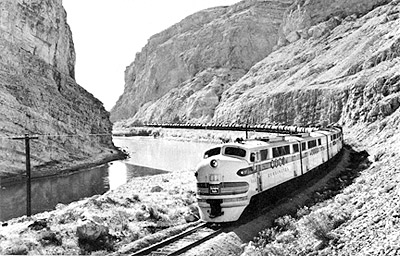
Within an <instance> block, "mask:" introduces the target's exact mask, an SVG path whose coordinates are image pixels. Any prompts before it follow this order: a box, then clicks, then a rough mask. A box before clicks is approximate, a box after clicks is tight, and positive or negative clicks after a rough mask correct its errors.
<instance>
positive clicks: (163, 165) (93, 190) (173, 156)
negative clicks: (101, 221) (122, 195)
mask: <svg viewBox="0 0 400 256" xmlns="http://www.w3.org/2000/svg"><path fill="white" fill-rule="evenodd" d="M114 143H115V144H116V145H117V146H120V147H123V148H125V149H126V150H127V151H128V152H130V153H131V158H130V159H128V160H124V161H115V162H112V163H109V164H105V165H102V166H99V167H95V168H91V169H87V170H82V171H80V172H78V173H74V174H70V175H64V176H54V177H47V178H40V179H34V180H32V204H31V207H32V214H35V213H38V212H43V211H48V210H52V209H54V207H55V206H56V205H57V204H58V203H63V204H67V203H70V202H73V201H77V200H79V199H82V198H85V197H90V196H93V195H97V194H103V193H105V192H106V191H108V190H110V189H115V188H117V187H119V186H121V185H122V184H124V183H126V182H128V181H129V180H130V179H132V178H133V177H140V176H149V175H156V174H161V173H166V171H165V170H167V171H176V170H182V169H193V168H194V167H195V166H196V164H197V163H198V162H199V161H200V160H201V158H202V154H203V152H204V151H205V149H207V148H209V147H211V145H210V144H205V143H190V142H178V141H165V140H156V139H153V138H143V137H142V138H137V137H136V138H129V139H114ZM0 182H1V180H0ZM25 214H26V183H25V182H20V183H14V184H0V221H5V220H8V219H11V218H14V217H18V216H22V215H25Z"/></svg>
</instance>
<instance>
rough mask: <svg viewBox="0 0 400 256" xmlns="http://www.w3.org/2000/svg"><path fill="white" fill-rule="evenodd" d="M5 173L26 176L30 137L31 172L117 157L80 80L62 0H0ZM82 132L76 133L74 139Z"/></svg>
mask: <svg viewBox="0 0 400 256" xmlns="http://www.w3.org/2000/svg"><path fill="white" fill-rule="evenodd" d="M0 51H1V56H0V58H1V61H0V84H1V86H0V109H1V111H0V131H1V138H0V141H1V147H0V152H1V153H0V176H2V177H6V176H10V175H15V174H21V173H22V174H23V173H25V151H24V142H23V141H16V140H10V139H9V137H15V136H23V135H24V134H26V133H28V134H31V135H39V139H37V140H32V141H31V143H30V144H31V154H32V155H31V165H32V166H33V173H34V175H39V174H48V173H54V172H57V171H59V170H60V169H67V168H70V167H73V166H76V165H80V164H84V163H90V162H96V161H100V160H102V159H103V160H104V159H106V158H112V157H115V155H117V154H118V151H117V150H116V149H115V147H114V145H113V143H112V140H111V136H110V135H107V136H87V135H86V134H93V133H101V134H110V133H111V123H110V121H109V114H108V112H107V111H105V109H104V107H103V104H102V103H101V102H100V101H99V100H97V99H96V98H94V97H93V95H91V94H90V93H88V92H87V91H85V90H84V89H83V88H81V87H80V86H79V85H78V84H76V82H75V80H74V76H75V70H74V66H75V51H74V45H73V41H72V34H71V31H70V28H69V26H68V24H67V22H66V12H65V10H64V8H63V7H62V1H61V0H29V1H27V0H4V1H1V2H0ZM77 135H78V136H77Z"/></svg>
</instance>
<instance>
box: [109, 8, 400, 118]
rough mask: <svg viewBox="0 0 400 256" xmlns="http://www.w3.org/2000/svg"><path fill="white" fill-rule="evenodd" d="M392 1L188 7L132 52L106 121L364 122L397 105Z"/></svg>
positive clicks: (394, 20) (396, 16) (395, 23)
mask: <svg viewBox="0 0 400 256" xmlns="http://www.w3.org/2000/svg"><path fill="white" fill-rule="evenodd" d="M397 8H398V5H397V2H395V1H388V0H369V1H361V0H352V1H343V0H335V1H328V0H308V1H304V0H296V1H242V2H240V3H238V4H236V5H233V6H230V7H221V8H214V9H209V10H205V11H202V12H199V13H196V14H194V15H192V16H189V17H188V18H186V19H184V20H182V21H181V22H180V23H178V24H176V25H174V26H173V27H170V28H168V29H167V30H165V31H163V32H161V33H160V34H157V35H155V36H153V37H152V38H150V40H149V43H148V44H147V45H146V46H145V47H144V48H143V50H142V52H141V53H138V54H137V56H136V59H135V61H134V62H133V63H132V64H131V65H130V66H129V67H128V68H127V70H126V73H125V80H126V84H125V92H124V94H123V95H122V96H121V98H120V100H119V101H118V102H117V104H116V106H115V107H114V108H113V110H112V112H111V116H112V120H113V121H119V120H123V119H127V121H125V122H124V123H125V124H126V125H130V124H132V123H138V122H139V123H141V122H149V121H156V122H228V123H231V122H242V123H244V122H247V123H249V122H250V123H260V122H268V123H269V122H279V123H286V124H298V125H299V124H300V125H309V124H316V125H326V124H331V123H340V124H349V125H352V124H355V123H357V122H358V121H360V122H373V121H374V120H377V119H379V118H383V117H385V116H387V115H390V114H391V113H393V112H394V111H395V110H396V109H397V107H398V103H397V92H398V90H397V89H396V88H397V87H398V85H397V81H398V79H397V76H398V73H397V69H396V68H398V63H397V61H398V58H397V57H398V55H397V54H398V40H399V38H398V36H397V34H396V33H398V29H397V25H398V19H397V18H398V13H397ZM230 49H234V53H235V54H228V53H231V51H230ZM166 56H168V57H166ZM388 88H390V89H388Z"/></svg>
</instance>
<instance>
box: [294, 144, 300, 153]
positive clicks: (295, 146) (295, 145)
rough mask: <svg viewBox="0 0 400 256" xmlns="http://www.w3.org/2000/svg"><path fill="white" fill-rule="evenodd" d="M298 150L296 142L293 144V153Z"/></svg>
mask: <svg viewBox="0 0 400 256" xmlns="http://www.w3.org/2000/svg"><path fill="white" fill-rule="evenodd" d="M297 152H299V145H298V144H293V153H297Z"/></svg>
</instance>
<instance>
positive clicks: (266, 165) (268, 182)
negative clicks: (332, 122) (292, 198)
mask: <svg viewBox="0 0 400 256" xmlns="http://www.w3.org/2000/svg"><path fill="white" fill-rule="evenodd" d="M342 147H343V135H342V129H341V128H339V127H332V128H324V129H320V130H317V131H312V132H309V133H301V134H296V135H278V136H275V137H268V138H260V139H251V140H243V141H239V142H235V143H227V144H221V146H218V147H214V148H211V149H210V150H207V151H206V152H205V154H204V159H203V160H202V161H201V162H200V163H199V164H198V166H197V167H196V173H195V175H196V179H197V200H198V206H199V209H200V216H201V219H202V220H204V221H206V222H232V221H236V220H238V219H239V217H240V215H241V214H242V213H243V211H244V210H245V208H246V207H247V206H248V205H249V203H250V200H251V198H252V197H253V196H255V195H257V194H259V193H263V192H265V191H268V190H269V189H271V188H274V187H276V186H278V185H280V184H282V183H284V182H287V181H289V180H291V179H295V178H297V177H299V176H301V175H304V174H306V173H307V172H310V171H311V170H313V169H315V168H317V167H318V166H320V165H322V164H323V163H325V162H327V161H329V160H330V159H331V158H333V157H334V156H335V155H336V154H337V153H339V151H340V150H341V149H342Z"/></svg>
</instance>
